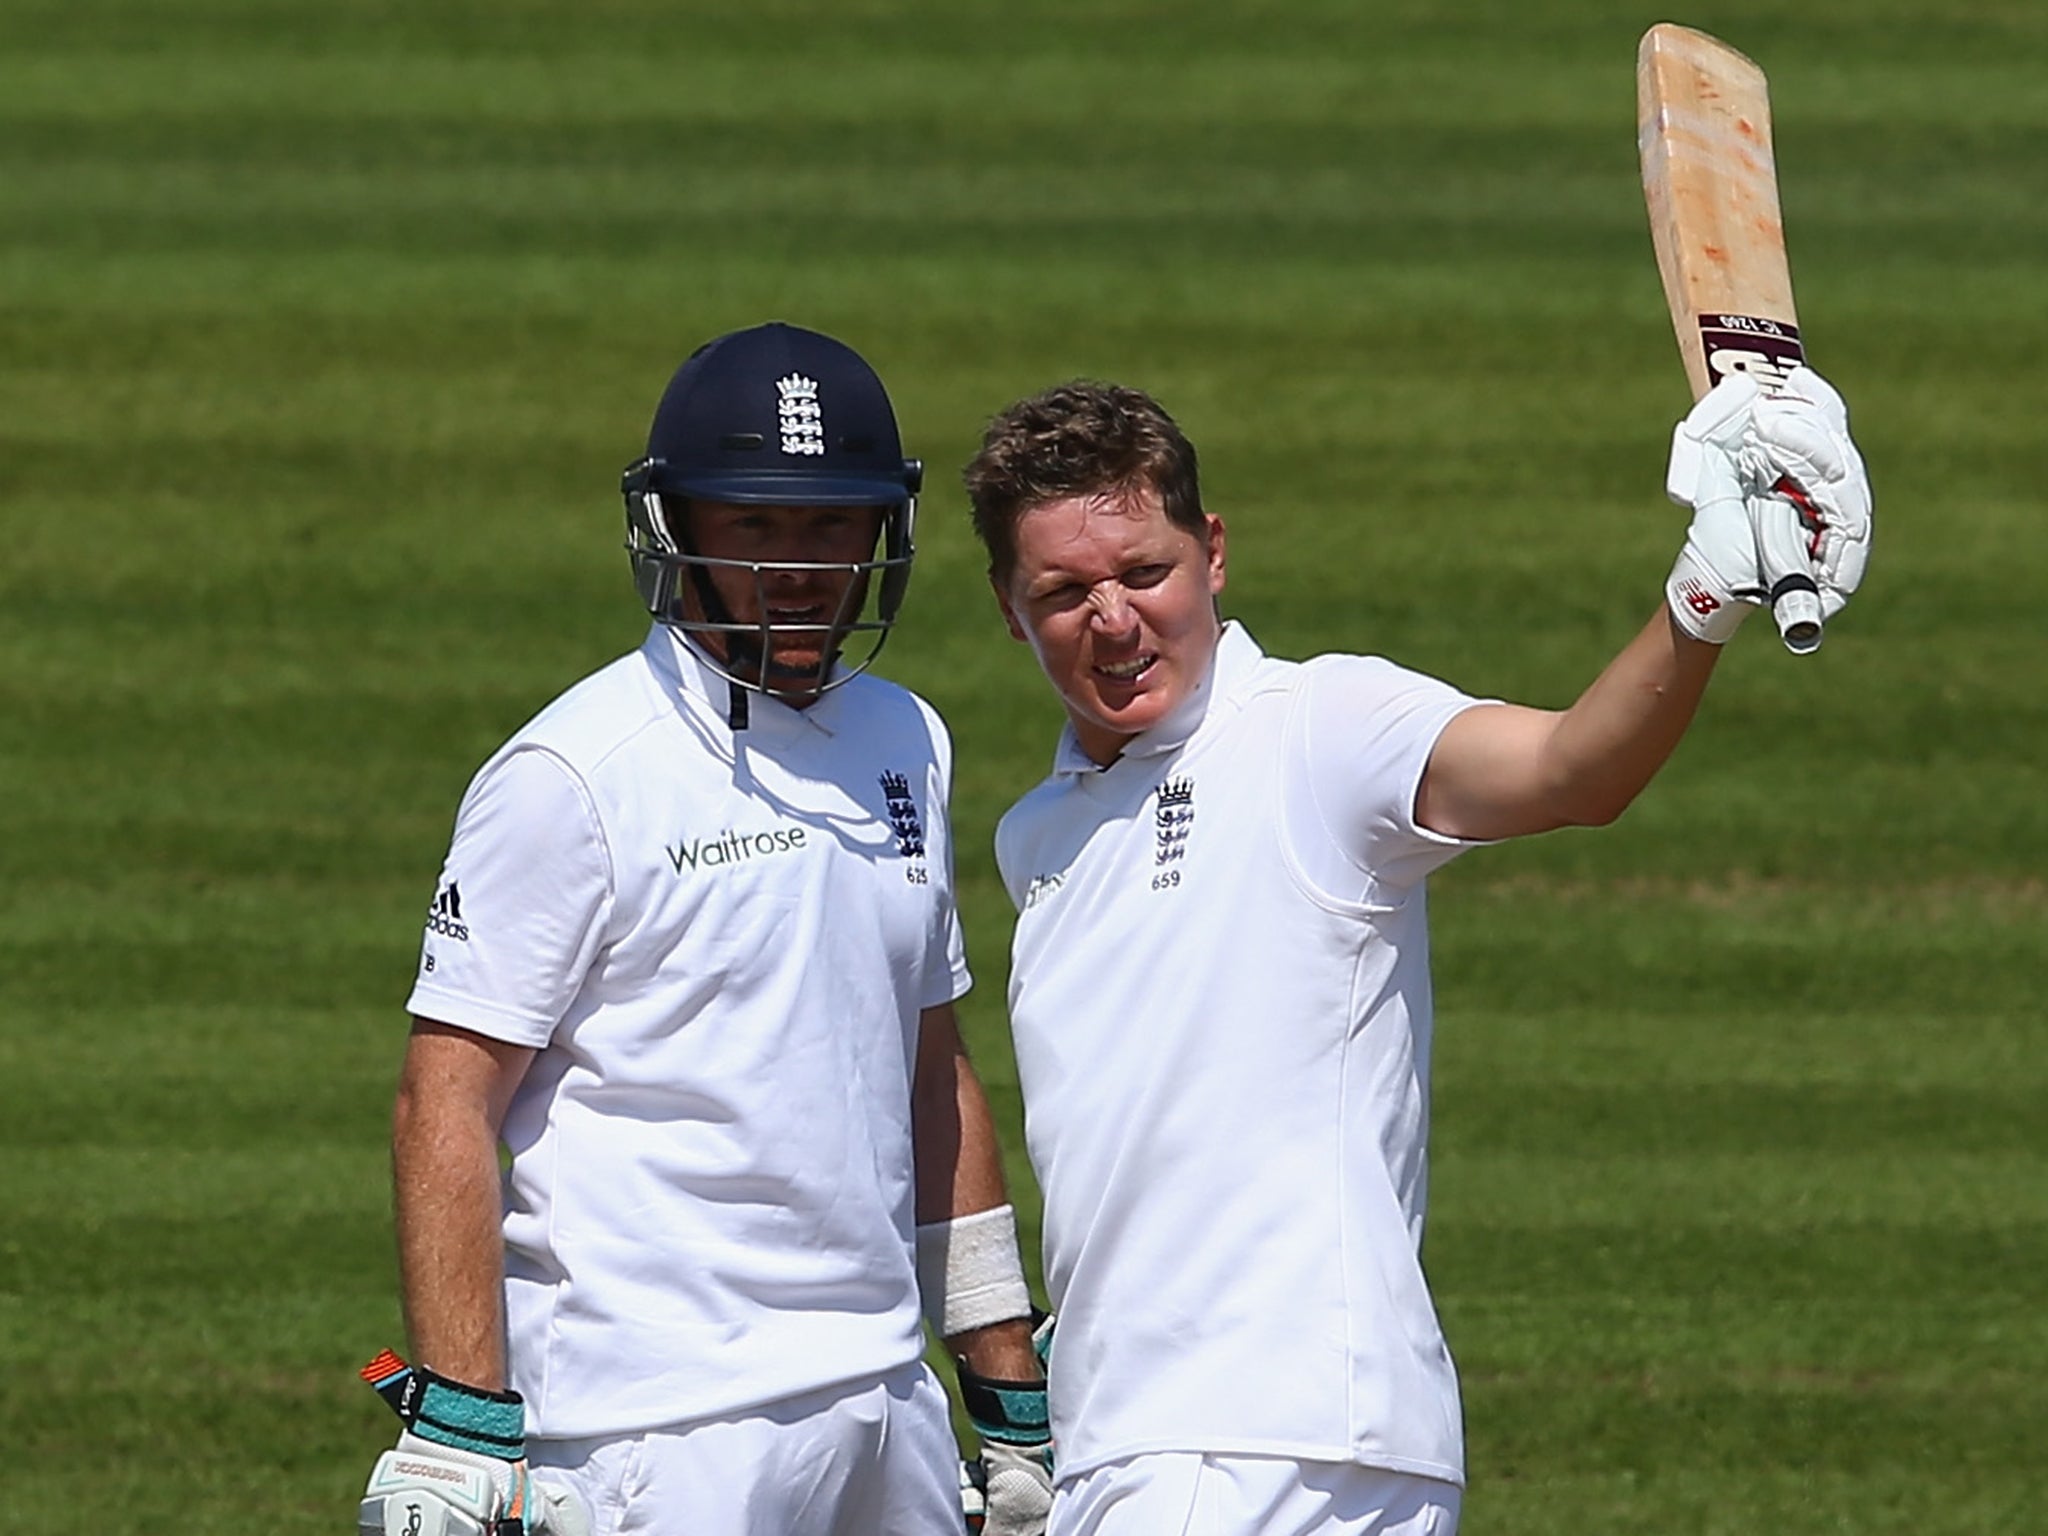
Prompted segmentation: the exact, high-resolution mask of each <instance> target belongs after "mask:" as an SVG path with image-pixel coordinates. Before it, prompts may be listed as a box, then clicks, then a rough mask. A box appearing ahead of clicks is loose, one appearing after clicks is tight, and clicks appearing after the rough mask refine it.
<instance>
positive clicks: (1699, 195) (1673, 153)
mask: <svg viewBox="0 0 2048 1536" xmlns="http://www.w3.org/2000/svg"><path fill="white" fill-rule="evenodd" d="M1636 143H1637V147H1638V148H1639V149H1640V151H1641V153H1642V161H1643V198H1644V201H1645V202H1646V203H1647V204H1648V205H1649V210H1650V238H1651V240H1652V242H1653V243H1654V244H1655V246H1656V248H1657V270H1658V271H1659V272H1660V273H1661V274H1662V275H1663V278H1664V298H1665V301H1666V302H1667V303H1668V304H1669V305H1670V307H1671V324H1672V327H1673V328H1674V329H1675V330H1676V331H1677V333H1678V351H1679V356H1680V357H1681V358H1683V359H1684V362H1685V374H1686V378H1687V379H1688V380H1690V381H1691V383H1692V393H1693V398H1694V399H1695V400H1697V399H1698V398H1699V397H1700V396H1702V395H1704V394H1705V393H1706V392H1707V391H1708V390H1710V389H1712V388H1713V387H1714V386H1715V385H1716V384H1718V383H1719V382H1720V381H1721V380H1722V379H1724V378H1726V377H1728V376H1729V375H1730V374H1734V373H1746V374H1748V375H1750V376H1751V377H1752V378H1754V379H1755V380H1756V381H1757V383H1758V384H1760V385H1761V386H1762V387H1763V388H1764V389H1765V390H1766V391H1769V392H1775V391H1778V390H1782V389H1783V388H1784V384H1785V378H1786V375H1788V374H1789V373H1791V371H1792V370H1793V369H1794V368H1796V367H1798V366H1799V364H1800V363H1801V362H1803V361H1804V360H1805V357H1806V353H1805V349H1804V348H1803V347H1802V346H1801V344H1800V340H1799V316H1798V314H1797V312H1796V311H1795V310H1794V309H1793V307H1792V269H1791V266H1790V265H1789V264H1788V263H1787V261H1786V259H1785V225H1784V219H1783V217H1782V215H1781V214H1780V213H1779V211H1778V167H1777V161H1776V158H1775V156H1774V155H1773V153H1772V149H1771V103H1770V95H1769V91H1768V89H1767V88H1766V85H1765V81H1764V72H1763V71H1762V70H1761V69H1759V68H1758V67H1757V66H1756V64H1754V63H1753V62H1752V61H1751V60H1749V59H1748V58H1745V57H1744V56H1743V55H1742V54H1740V53H1737V52H1736V51H1735V50H1734V49H1733V48H1730V47H1729V46H1728V45H1727V44H1726V43H1724V42H1721V41H1720V40H1719V39H1717V38H1712V37H1709V36H1707V34H1706V33H1704V32H1696V31H1694V30H1693V29H1692V28H1691V27H1681V26H1678V25H1676V24H1675V23H1672V22H1668V21H1664V22H1659V23H1657V25H1655V26H1653V27H1651V28H1650V30H1649V31H1647V32H1645V33H1644V34H1643V41H1642V44H1641V46H1640V47H1639V48H1638V49H1637V51H1636ZM1776 489H1777V490H1778V492H1779V493H1780V494H1782V495H1785V496H1787V497H1789V498H1790V499H1792V500H1793V501H1794V503H1795V504H1803V503H1804V501H1805V495H1804V493H1803V492H1802V491H1801V490H1800V489H1799V487H1798V486H1797V485H1794V484H1793V483H1792V482H1791V481H1789V480H1786V481H1780V482H1779V484H1778V486H1777V487H1776ZM1784 554H1785V558H1784V559H1783V560H1782V561H1780V562H1779V564H1780V565H1781V567H1782V568H1786V569H1790V570H1793V571H1795V572H1796V573H1797V574H1793V575H1788V576H1785V577H1783V578H1782V579H1780V580H1779V581H1778V583H1777V584H1776V586H1775V587H1774V589H1773V591H1772V593H1771V611H1772V614H1773V616H1774V617H1775V618H1776V619H1777V623H1778V634H1779V635H1780V637H1781V638H1782V639H1783V640H1784V642H1785V648H1786V649H1787V650H1789V651H1793V652H1795V653H1798V654H1802V655H1803V654H1805V653H1806V652H1809V651H1812V650H1815V649H1817V648H1818V647H1819V645H1820V642H1821V608H1820V593H1819V589H1818V588H1817V587H1816V586H1815V584H1814V582H1813V579H1812V577H1811V576H1809V575H1807V574H1805V571H1806V567H1805V563H1804V560H1803V559H1802V558H1800V557H1798V556H1797V555H1795V554H1793V552H1791V551H1790V550H1787V551H1785V552H1784Z"/></svg>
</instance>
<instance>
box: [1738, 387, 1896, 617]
mask: <svg viewBox="0 0 2048 1536" xmlns="http://www.w3.org/2000/svg"><path fill="white" fill-rule="evenodd" d="M1742 457H1743V460H1744V468H1745V469H1746V470H1747V471H1749V473H1750V474H1751V475H1752V476H1753V478H1754V480H1755V482H1756V483H1755V485H1754V487H1753V488H1754V489H1755V490H1756V491H1759V492H1762V493H1765V494H1780V495H1782V494H1784V490H1783V487H1782V486H1781V484H1780V482H1781V481H1782V480H1790V481H1791V482H1792V483H1793V485H1794V486H1796V487H1797V488H1798V490H1799V491H1800V492H1801V493H1803V496H1804V499H1805V502H1806V503H1807V506H1808V508H1809V509H1810V511H1811V514H1812V518H1813V519H1814V520H1817V522H1818V524H1819V526H1818V527H1814V526H1812V522H1811V521H1810V522H1809V532H1810V537H1809V539H1808V544H1807V549H1808V553H1809V555H1810V556H1811V557H1812V560H1813V566H1814V571H1813V574H1814V576H1815V578H1816V580H1818V581H1819V583H1820V585H1821V588H1822V590H1823V592H1824V593H1827V594H1832V596H1833V598H1834V602H1833V608H1834V610H1836V611H1839V609H1840V608H1841V606H1842V604H1843V603H1844V602H1846V601H1847V600H1848V598H1849V595H1850V594H1851V593H1853V592H1854V591H1855V590H1856V588H1857V585H1858V584H1859V583H1860V582H1861V581H1862V580H1863V572H1864V569H1865V567H1866V566H1867V565H1868V564H1869V561H1870V542H1871V531H1872V519H1871V513H1872V509H1873V503H1872V498H1871V493H1870V477H1869V474H1868V472H1867V471H1866V470H1865V468H1864V464H1863V455H1862V454H1861V453H1859V452H1858V451H1857V448H1856V444H1855V441H1854V440H1853V439H1852V438H1851V437H1850V436H1849V412H1848V408H1847V407H1846V406H1845V405H1844V404H1843V402H1842V397H1841V395H1840V394H1838V393H1837V392H1836V390H1835V388H1834V386H1833V385H1831V384H1829V383H1828V381H1827V380H1826V379H1823V378H1822V377H1821V376H1820V375H1819V374H1817V373H1815V372H1814V371H1813V370H1812V369H1811V368H1805V367H1801V368H1796V369H1794V370H1793V371H1792V373H1791V375H1790V377H1789V378H1787V379H1786V381H1785V390H1784V392H1783V393H1782V394H1778V395H1771V396H1766V397H1764V398H1763V399H1761V400H1759V401H1758V402H1757V404H1756V408H1755V410H1754V412H1753V413H1752V417H1751V422H1750V428H1749V432H1748V434H1747V437H1746V441H1745V443H1744V445H1743V452H1742Z"/></svg>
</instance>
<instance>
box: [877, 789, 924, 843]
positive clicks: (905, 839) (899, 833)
mask: <svg viewBox="0 0 2048 1536" xmlns="http://www.w3.org/2000/svg"><path fill="white" fill-rule="evenodd" d="M882 796H883V798H884V799H885V800H886V801H887V802H888V806H889V829H890V830H891V831H892V832H894V833H895V834H896V851H897V852H898V853H900V854H902V855H903V857H904V858H906V859H921V858H923V857H924V823H923V822H922V821H920V820H919V819H918V815H917V802H916V801H915V800H913V799H912V798H911V796H910V780H909V779H908V778H906V777H905V776H904V775H902V774H900V773H893V772H884V773H883V774H882Z"/></svg>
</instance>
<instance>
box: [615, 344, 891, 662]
mask: <svg viewBox="0 0 2048 1536" xmlns="http://www.w3.org/2000/svg"><path fill="white" fill-rule="evenodd" d="M923 478H924V467H923V466H922V465H921V464H920V463H919V462H918V461H917V460H916V459H906V458H905V457H904V456H903V444H902V440H901V438H900V436H899V435H898V433H897V429H896V413H895V411H894V410H893V409H891V407H890V404H889V395H888V391H886V390H885V389H884V388H883V387H882V381H881V379H880V378H878V377H877V376H876V374H875V371H874V369H873V368H871V367H869V366H868V364H867V362H866V360H865V359H864V358H862V357H861V355H860V354H859V353H858V352H856V351H854V350H853V349H852V348H851V347H849V346H847V345H846V344H845V343H844V342H841V341H837V340H834V339H833V338H832V337H830V336H825V335H821V334H820V333H819V332H817V331H807V330H804V329H802V328H801V327H799V326H793V325H784V324H781V323H779V322H776V323H771V324H768V325H759V326H754V327H752V328H751V329H748V330H743V331H733V332H730V333H729V334H727V335H724V336H720V337H718V338H717V339H716V340H714V341H710V342H707V343H705V344H704V345H703V346H702V347H699V348H698V349H697V351H696V352H694V353H692V354H691V356H690V357H689V359H688V360H687V361H686V362H684V364H683V365H682V366H681V367H680V368H678V369H677V370H676V372H675V376H674V377H673V378H672V379H670V380H669V384H668V389H667V390H666V391H665V392H664V393H663V395H662V397H661V404H660V405H659V406H658V407H657V408H656V410H655V413H654V424H653V427H652V428H651V429H650V430H649V432H648V436H647V453H646V456H645V457H643V458H641V459H638V460H636V461H635V462H633V463H632V464H630V465H628V466H627V468H626V471H625V475H624V477H623V479H622V481H621V489H622V490H623V492H624V493H625V498H626V550H627V553H628V554H629V555H630V557H631V559H632V563H633V580H634V584H635V585H636V586H637V587H638V588H639V591H640V597H641V600H642V601H643V602H645V603H646V604H647V609H648V612H650V613H652V614H653V615H654V617H655V618H657V619H659V620H661V621H662V622H663V623H665V624H668V625H670V626H672V627H674V628H676V629H679V630H683V631H685V632H687V633H692V634H697V635H702V636H711V635H716V636H722V637H724V639H723V642H722V643H721V644H720V645H719V646H717V647H715V648H714V650H715V651H723V652H724V654H725V656H726V658H727V660H726V663H725V664H724V665H719V666H718V670H719V671H720V672H722V673H723V674H724V675H725V676H726V677H727V678H728V679H730V680H731V681H733V682H736V683H740V684H743V685H744V686H746V687H749V688H759V687H762V686H764V683H763V679H764V678H765V677H766V676H767V672H768V668H767V665H766V663H767V660H768V658H769V657H771V655H772V647H773V642H774V638H775V636H776V634H777V633H778V632H784V631H792V630H799V629H800V630H805V631H807V632H808V633H809V634H810V635H811V636H812V637H813V638H815V635H816V631H817V629H818V628H819V627H820V626H816V625H808V626H805V625H799V626H787V625H781V624H776V623H772V622H770V621H769V620H768V619H767V617H766V615H767V612H768V609H767V605H766V603H765V602H764V603H763V604H762V605H761V607H760V609H759V611H760V613H761V614H762V615H763V617H762V619H761V620H760V621H759V622H757V623H736V622H734V620H733V618H732V616H731V614H730V612H729V611H728V610H727V608H726V606H725V604H724V603H723V602H722V601H720V600H719V598H718V595H717V593H716V591H715V590H714V589H713V587H712V584H711V582H710V580H709V578H708V576H707V574H706V570H707V568H708V567H713V566H722V567H734V568H738V569H741V570H747V571H751V572H752V573H753V576H754V578H755V580H756V581H757V582H759V581H760V580H761V578H762V576H763V575H764V574H766V573H772V572H774V571H790V570H834V571H846V572H850V573H852V574H853V575H855V576H856V577H858V578H860V579H859V580H857V581H856V582H855V583H854V586H853V588H852V589H851V592H850V594H849V597H850V602H849V605H848V606H849V607H850V608H853V609H854V610H855V611H853V612H849V613H843V614H841V615H839V616H838V617H837V619H835V621H834V623H833V625H832V626H831V627H832V629H833V631H834V635H833V644H834V646H835V647H836V645H837V643H838V641H839V640H840V639H842V638H843V637H844V636H845V635H846V634H849V633H853V632H864V633H868V634H871V635H872V636H873V643H872V645H871V646H870V648H869V650H868V653H867V655H866V656H865V657H864V658H862V659H861V661H860V662H859V664H858V665H855V666H851V667H847V668H842V669H840V671H839V672H838V673H837V675H830V676H819V677H817V678H815V679H812V680H811V682H812V683H813V684H814V686H815V687H816V689H817V690H819V691H822V690H823V689H824V688H826V687H831V686H834V685H836V684H838V683H842V682H845V681H846V680H847V679H848V678H850V677H853V676H855V675H857V674H858V673H860V672H862V671H864V670H865V669H866V668H867V667H868V666H869V665H870V664H871V663H872V662H873V661H874V659H875V657H876V656H877V655H878V654H880V652H881V649H882V645H883V642H884V641H885V640H886V639H887V638H888V633H889V629H890V627H891V626H892V625H893V624H894V623H895V622H896V615H897V613H898V611H899V610H900V609H901V607H902V604H903V593H904V589H905V588H906V587H907V586H908V585H909V582H910V564H911V559H912V556H913V555H914V554H915V546H914V544H913V542H912V538H911V533H912V527H913V524H914V522H915V519H916V512H917V493H918V490H919V488H920V486H921V484H922V482H923ZM693 499H694V500H699V501H715V502H726V503H731V504H737V505H768V506H796V507H806V506H811V507H816V506H850V507H879V508H880V509H881V511H882V521H881V533H880V538H879V540H878V553H877V554H876V555H875V557H874V558H872V559H869V560H865V561H861V562H858V563H855V564H852V565H846V564H842V563H840V562H836V561H833V562H815V563H814V562H778V563H774V564H763V563H757V562H751V561H735V560H718V559H712V558H710V557H707V556H705V555H703V554H701V553H700V552H698V550H697V549H696V548H695V547H694V544H693V541H692V539H691V535H690V526H689V523H690V519H689V503H690V502H691V501H692V500H693ZM870 577H877V578H878V579H877V580H875V581H874V582H873V589H874V590H873V591H872V593H870V592H869V591H868V590H867V589H868V586H869V582H868V578H870ZM686 584H687V587H686ZM686 592H687V593H688V594H691V595H694V598H695V602H694V603H693V604H688V605H686V602H685V597H686ZM870 596H871V597H872V599H873V603H872V609H873V611H872V615H869V613H868V612H867V609H868V598H869V597H870ZM833 654H834V655H836V650H835V651H834V652H833ZM713 661H714V665H718V663H717V660H716V657H715V655H714V658H713ZM822 670H823V672H824V673H825V674H830V673H831V672H832V663H831V660H830V659H829V658H828V660H827V661H826V663H825V665H824V667H823V669H822Z"/></svg>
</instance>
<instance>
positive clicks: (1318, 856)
mask: <svg viewBox="0 0 2048 1536" xmlns="http://www.w3.org/2000/svg"><path fill="white" fill-rule="evenodd" d="M1306 671H1307V674H1308V675H1307V676H1306V678H1305V679H1304V680H1303V683H1302V693H1301V697H1300V698H1299V700H1298V701H1297V705H1296V718H1295V720H1294V721H1293V722H1291V729H1292V730H1293V731H1294V732H1295V733H1296V739H1295V747H1296V750H1294V751H1292V752H1290V753H1289V754H1288V763H1289V768H1290V769H1291V770H1293V771H1294V773H1295V778H1294V779H1293V780H1292V781H1291V782H1290V783H1289V784H1288V785H1287V786H1286V792H1285V795H1284V804H1285V806H1286V809H1287V827H1288V835H1289V837H1290V839H1291V840H1292V844H1293V850H1294V853H1295V856H1296V859H1297V861H1298V862H1299V863H1300V864H1301V866H1302V869H1303V871H1304V872H1305V873H1306V874H1307V875H1308V876H1309V878H1310V879H1311V880H1312V881H1313V882H1314V883H1315V884H1316V885H1317V886H1318V887H1320V888H1321V889H1323V890H1324V891H1326V892H1327V893H1328V894H1330V895H1332V896H1335V897H1337V898H1339V899H1340V900H1345V901H1379V900H1396V899H1399V898H1400V897H1401V895H1402V894H1403V893H1405V892H1406V891H1407V890H1409V889H1410V888H1412V887H1413V886H1415V885H1416V884H1418V883H1419V882H1420V881H1421V880H1422V879H1423V877H1424V876H1426V875H1428V874H1429V873H1430V872H1431V871H1432V870H1434V869H1438V868H1440V867H1441V866H1443V865H1444V864H1447V863H1448V862H1450V860H1451V859H1453V858H1455V857H1456V856H1457V855H1458V854H1460V853H1462V852H1464V851H1465V850H1466V849H1467V848H1471V847H1475V846H1477V845H1476V844H1473V843H1470V842H1465V841H1461V840H1460V839H1457V838H1452V837H1445V836H1443V835H1442V834H1441V833H1437V832H1432V831H1430V830H1429V829H1428V828H1427V827H1424V826H1422V825H1421V824H1420V823H1418V822H1417V821H1416V819H1415V797H1416V794H1417V792H1418V791H1419V790H1420V788H1421V785H1422V773H1423V770H1424V769H1425V768H1426V767H1428V765H1429V757H1430V753H1431V752H1433V751H1434V750H1435V749H1436V741H1437V737H1438V736H1440V735H1441V734H1442V733H1443V729H1444V727H1445V726H1447V725H1449V724H1450V722H1451V721H1452V720H1453V719H1455V718H1456V717H1457V716H1458V715H1460V714H1462V713H1463V712H1464V711H1465V710H1467V709H1470V708H1472V707H1473V706H1474V705H1476V704H1479V703H1482V702H1484V701H1482V700H1479V699H1475V698H1472V697H1471V696H1470V695H1468V694H1465V693H1462V692H1460V691H1459V690H1458V689H1456V688H1453V687H1452V686H1450V684H1448V683H1444V682H1440V681H1438V680H1437V679H1436V678H1433V677H1429V676H1427V675H1425V674H1423V673H1420V672H1412V671H1409V670H1408V669H1407V668H1405V667H1398V666H1395V665H1394V664H1393V663H1392V662H1389V661H1385V660H1383V659H1381V658H1379V657H1370V656H1331V657H1324V658H1321V659H1319V660H1317V661H1315V662H1311V663H1309V664H1308V666H1307V668H1306Z"/></svg>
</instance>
